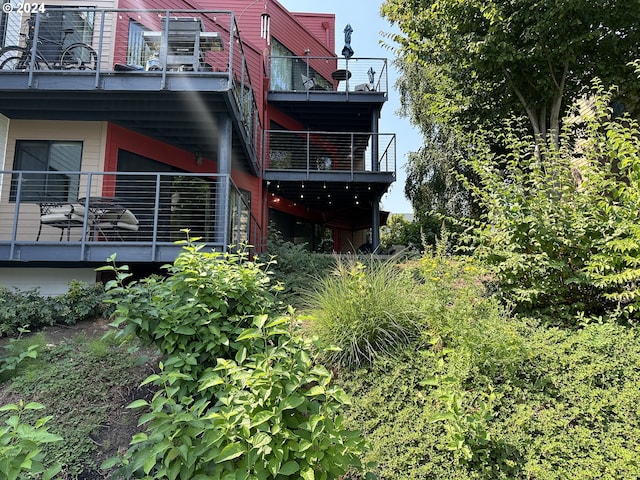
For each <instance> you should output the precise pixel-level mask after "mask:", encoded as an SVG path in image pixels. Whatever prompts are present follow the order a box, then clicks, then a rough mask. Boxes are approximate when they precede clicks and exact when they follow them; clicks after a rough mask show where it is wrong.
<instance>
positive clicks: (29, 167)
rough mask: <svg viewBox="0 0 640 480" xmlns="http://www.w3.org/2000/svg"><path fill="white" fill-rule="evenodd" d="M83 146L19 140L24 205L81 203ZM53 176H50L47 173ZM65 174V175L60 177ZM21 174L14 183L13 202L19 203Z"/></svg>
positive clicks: (17, 157)
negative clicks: (79, 198)
mask: <svg viewBox="0 0 640 480" xmlns="http://www.w3.org/2000/svg"><path fill="white" fill-rule="evenodd" d="M81 162H82V142H67V141H58V140H52V141H48V140H17V141H16V153H15V159H14V162H13V169H14V170H21V171H23V172H30V171H31V172H38V173H23V175H22V185H21V189H20V201H21V202H69V201H75V200H77V199H78V192H79V189H80V175H79V174H70V173H68V172H78V171H80V164H81ZM47 172H49V173H47ZM56 172H65V173H56ZM17 182H18V174H14V177H13V180H12V182H11V193H10V198H11V201H12V202H15V201H16V197H17V194H18V183H17Z"/></svg>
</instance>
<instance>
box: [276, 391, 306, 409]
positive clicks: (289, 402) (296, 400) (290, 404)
mask: <svg viewBox="0 0 640 480" xmlns="http://www.w3.org/2000/svg"><path fill="white" fill-rule="evenodd" d="M303 403H304V397H301V396H300V395H291V396H290V397H287V398H285V399H284V400H283V401H281V402H280V410H289V409H293V408H298V407H299V406H300V405H302V404H303Z"/></svg>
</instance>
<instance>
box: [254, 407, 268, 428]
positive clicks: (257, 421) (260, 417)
mask: <svg viewBox="0 0 640 480" xmlns="http://www.w3.org/2000/svg"><path fill="white" fill-rule="evenodd" d="M271 418H273V413H272V412H269V411H267V410H262V411H260V412H258V413H257V414H255V415H254V417H253V418H252V419H251V423H250V426H251V428H255V427H257V426H258V425H262V424H263V423H264V422H267V421H269V420H271Z"/></svg>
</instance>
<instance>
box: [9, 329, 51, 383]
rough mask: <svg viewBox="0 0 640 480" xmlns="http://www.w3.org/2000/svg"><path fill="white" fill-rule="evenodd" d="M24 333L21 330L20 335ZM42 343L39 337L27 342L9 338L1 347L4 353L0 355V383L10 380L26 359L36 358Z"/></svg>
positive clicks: (24, 331)
mask: <svg viewBox="0 0 640 480" xmlns="http://www.w3.org/2000/svg"><path fill="white" fill-rule="evenodd" d="M26 332H27V330H24V329H21V334H22V333H26ZM34 339H35V341H34ZM42 343H43V339H42V338H41V337H39V336H35V337H32V339H30V341H28V342H27V341H24V340H20V339H16V338H10V339H9V341H8V342H7V343H6V344H5V345H3V347H2V348H3V350H4V351H5V353H4V354H0V383H2V382H4V381H6V380H7V379H8V378H11V376H12V375H13V374H15V373H16V370H17V369H18V368H19V367H20V366H21V365H24V363H25V362H26V361H27V360H28V359H34V358H36V357H37V356H38V352H39V350H40V349H41V348H42Z"/></svg>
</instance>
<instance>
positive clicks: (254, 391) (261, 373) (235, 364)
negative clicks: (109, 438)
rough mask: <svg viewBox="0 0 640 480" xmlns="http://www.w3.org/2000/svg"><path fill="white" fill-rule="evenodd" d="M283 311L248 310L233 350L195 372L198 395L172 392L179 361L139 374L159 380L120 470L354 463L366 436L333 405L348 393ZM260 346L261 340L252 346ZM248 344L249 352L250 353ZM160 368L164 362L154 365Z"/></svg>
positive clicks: (200, 473)
mask: <svg viewBox="0 0 640 480" xmlns="http://www.w3.org/2000/svg"><path fill="white" fill-rule="evenodd" d="M289 323H290V318H288V317H280V318H275V319H269V317H268V316H267V315H261V316H257V317H255V318H254V321H253V325H252V326H251V328H247V329H244V330H239V331H238V336H237V338H236V339H235V341H236V342H237V344H238V345H242V348H241V349H240V350H238V352H237V354H236V356H235V359H234V360H230V359H223V358H219V359H218V360H217V365H216V366H215V367H214V368H208V369H206V370H205V371H204V372H203V374H202V376H201V377H200V379H199V381H198V384H199V391H200V392H203V393H205V394H206V395H205V396H204V397H202V398H200V399H194V398H192V397H189V396H187V397H179V396H178V395H177V393H178V390H179V388H178V384H179V383H180V381H182V380H183V379H186V378H187V377H186V375H185V374H183V373H180V372H178V371H176V370H171V371H162V372H161V373H160V374H159V375H158V374H157V375H152V376H151V377H149V378H148V379H147V380H146V382H158V383H160V384H161V386H162V388H161V389H160V390H159V391H158V392H157V393H156V394H155V395H154V397H153V399H152V401H151V402H150V403H148V402H146V401H144V400H140V401H137V402H135V403H134V404H132V405H130V407H131V408H139V407H147V408H149V412H147V413H145V414H143V415H142V417H141V419H140V422H141V423H143V424H147V432H146V433H142V434H139V435H137V436H136V437H134V439H133V441H132V448H131V449H130V450H129V451H128V452H127V454H126V455H125V456H124V458H123V459H122V460H118V459H114V460H112V461H111V462H109V463H107V464H106V465H105V466H106V467H110V466H112V464H116V463H118V462H120V463H122V465H123V467H122V468H121V470H120V472H119V473H120V474H122V475H124V476H125V478H131V477H132V476H133V477H135V478H137V477H139V476H140V475H146V477H145V478H180V479H185V480H186V479H191V478H200V477H202V478H205V477H206V478H211V479H227V478H228V479H231V478H234V479H236V478H260V479H270V478H273V479H276V478H285V477H293V478H302V479H306V480H309V479H314V478H318V479H322V478H324V479H332V478H333V479H335V478H339V476H340V475H343V474H345V473H346V472H347V471H349V469H351V468H360V461H359V459H358V455H359V454H360V453H362V449H363V440H362V438H361V437H359V435H358V433H357V432H351V431H347V430H346V429H345V428H344V427H343V426H342V419H341V417H340V416H339V415H338V410H339V409H340V407H341V406H342V405H343V404H344V403H346V402H347V401H348V399H347V397H346V395H345V394H344V392H343V391H342V390H341V389H338V388H336V387H333V386H331V385H329V383H330V380H331V374H330V373H329V372H328V371H327V370H326V369H325V368H323V367H321V366H318V365H314V364H313V362H312V361H311V358H310V357H309V354H308V353H307V351H308V350H309V345H308V344H307V342H306V341H303V340H302V339H301V338H300V337H299V336H296V335H291V334H290V332H289V330H288V329H287V328H286V327H287V326H288V324H289ZM256 347H259V348H256ZM251 352H253V353H251ZM161 369H162V366H161Z"/></svg>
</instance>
